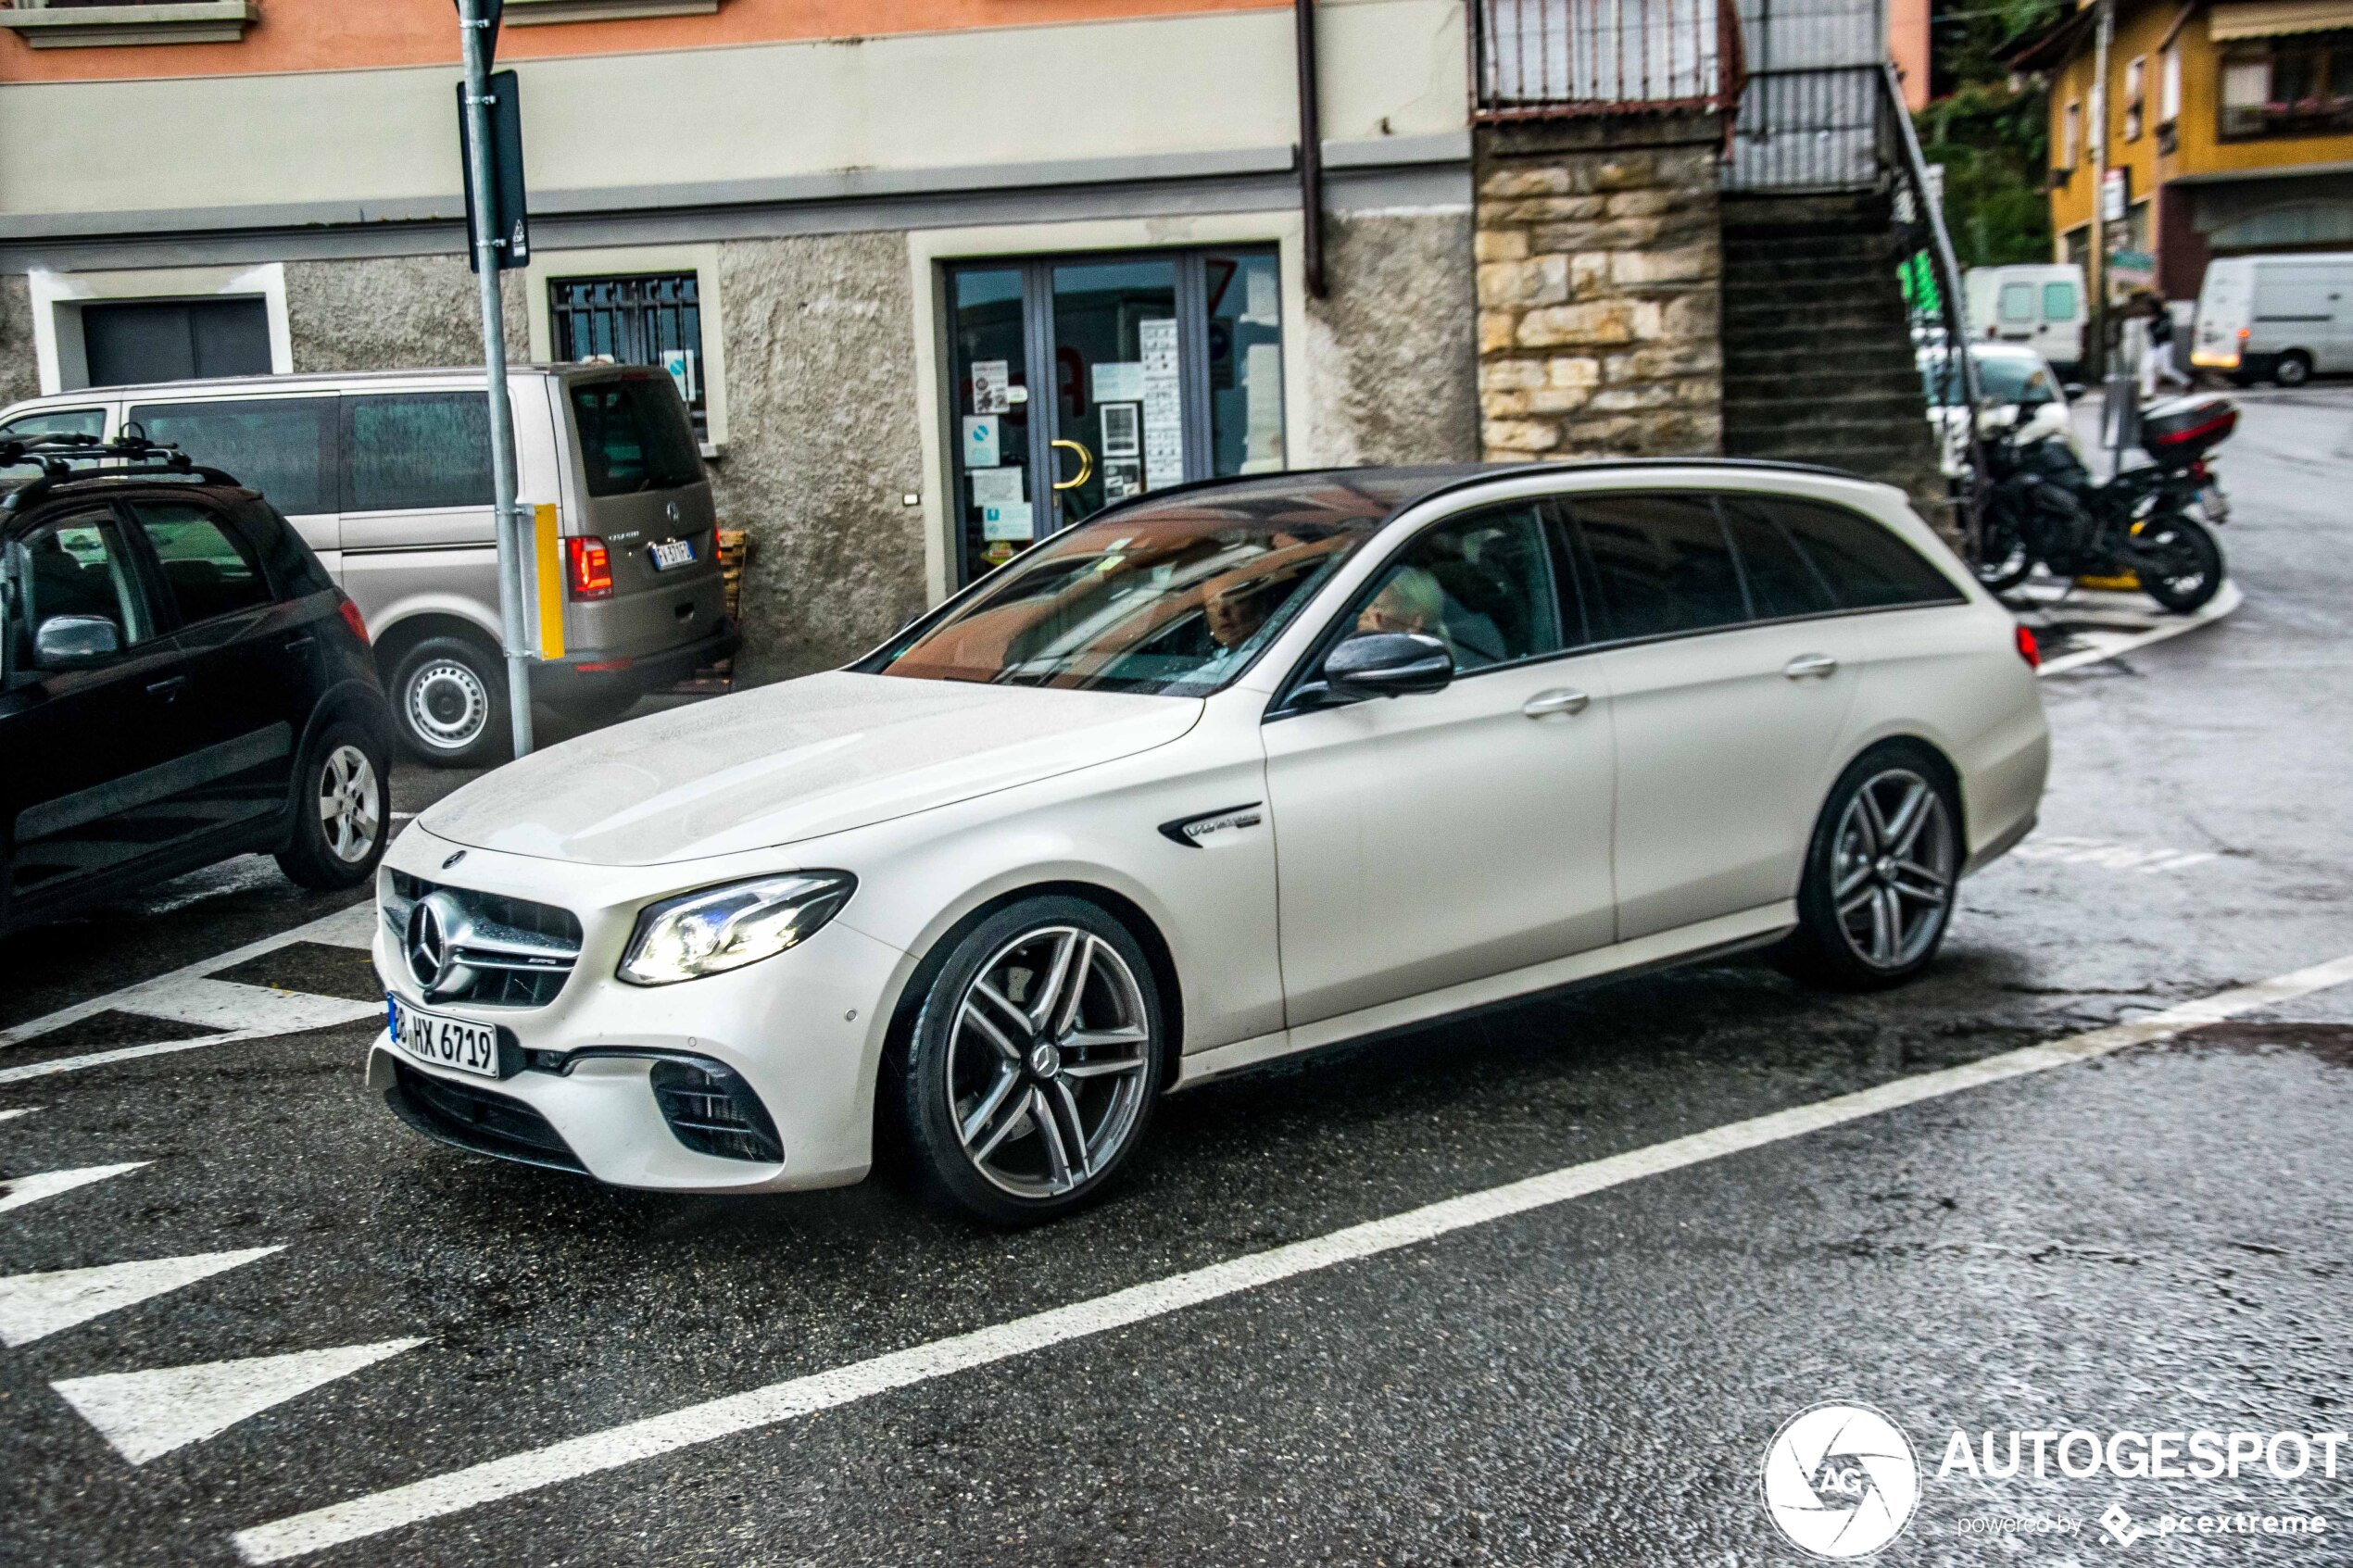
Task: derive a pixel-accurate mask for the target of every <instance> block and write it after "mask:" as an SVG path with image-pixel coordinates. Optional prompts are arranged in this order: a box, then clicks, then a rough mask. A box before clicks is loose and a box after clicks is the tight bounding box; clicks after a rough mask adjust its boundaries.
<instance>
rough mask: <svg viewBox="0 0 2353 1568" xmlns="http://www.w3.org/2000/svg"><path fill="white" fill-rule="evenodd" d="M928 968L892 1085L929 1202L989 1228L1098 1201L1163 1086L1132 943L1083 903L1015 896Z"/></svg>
mask: <svg viewBox="0 0 2353 1568" xmlns="http://www.w3.org/2000/svg"><path fill="white" fill-rule="evenodd" d="M925 972H926V973H927V974H928V976H929V978H928V980H927V981H926V982H925V990H924V993H923V997H922V1000H921V1003H920V1006H919V1009H918V1010H917V1012H916V1015H915V1019H914V1023H913V1026H912V1030H911V1031H910V1035H909V1038H908V1039H907V1041H906V1042H905V1047H904V1051H905V1054H904V1057H903V1059H902V1060H901V1061H900V1064H899V1065H900V1071H899V1073H898V1074H897V1084H896V1089H897V1096H898V1106H897V1110H898V1113H899V1116H900V1123H901V1125H902V1127H903V1128H904V1131H905V1134H906V1137H907V1142H908V1145H909V1148H910V1151H911V1152H912V1156H913V1161H914V1165H915V1168H916V1174H917V1176H918V1179H919V1180H920V1181H921V1182H922V1184H923V1185H924V1186H925V1188H926V1189H927V1190H928V1192H929V1194H930V1196H932V1197H933V1198H936V1199H938V1200H942V1201H944V1202H946V1203H947V1204H949V1205H950V1206H951V1207H954V1208H957V1209H961V1210H964V1211H965V1212H966V1213H969V1214H972V1215H974V1216H975V1217H977V1218H979V1219H982V1220H985V1221H988V1222H989V1223H992V1224H1000V1225H1026V1224H1034V1223H1038V1222H1039V1221H1043V1220H1050V1219H1053V1218H1056V1217H1058V1216H1060V1215H1062V1214H1065V1213H1067V1212H1069V1211H1070V1210H1074V1209H1076V1208H1078V1207H1080V1206H1082V1205H1084V1204H1086V1203H1088V1202H1090V1201H1092V1200H1093V1199H1094V1198H1098V1197H1100V1196H1101V1194H1102V1192H1103V1191H1104V1189H1105V1188H1106V1187H1108V1186H1109V1185H1111V1183H1112V1182H1113V1180H1114V1178H1115V1177H1116V1176H1117V1175H1118V1173H1119V1171H1120V1169H1121V1168H1122V1166H1124V1165H1125V1164H1126V1160H1127V1159H1128V1157H1129V1156H1130V1155H1131V1154H1132V1153H1133V1152H1134V1150H1135V1148H1136V1146H1137V1145H1138V1144H1139V1142H1141V1141H1142V1138H1143V1135H1144V1129H1145V1127H1146V1126H1147V1125H1148V1124H1149V1123H1151V1113H1152V1105H1153V1102H1154V1101H1155V1100H1156V1099H1157V1098H1159V1094H1160V1086H1161V1047H1162V1045H1163V1042H1164V1022H1163V1020H1164V1014H1163V1011H1162V1004H1161V999H1160V991H1159V987H1158V985H1156V983H1155V982H1154V979H1153V976H1152V970H1151V963H1150V962H1149V961H1148V960H1146V958H1145V956H1144V952H1143V949H1142V948H1141V947H1139V945H1138V943H1137V941H1136V938H1135V937H1134V936H1133V935H1130V934H1129V933H1128V931H1127V930H1126V927H1125V926H1123V925H1121V924H1120V922H1118V921H1116V920H1114V919H1113V918H1112V917H1111V916H1110V915H1109V914H1107V913H1106V912H1105V911H1104V910H1103V909H1101V908H1099V907H1098V906H1096V905H1094V904H1090V903H1088V902H1086V901H1084V900H1083V899H1078V898H1069V897H1038V898H1026V899H1024V900H1022V901H1021V902H1019V903H1017V904H1014V905H1012V906H1010V907H1008V908H1006V909H1000V910H998V911H997V912H996V913H995V914H993V915H991V916H989V917H988V919H987V920H984V921H982V922H980V923H979V924H977V925H975V926H974V927H973V928H972V929H970V930H969V931H966V932H964V933H963V935H960V936H957V937H954V938H951V939H950V946H949V947H948V949H947V951H946V952H945V953H944V954H942V955H939V958H938V961H936V962H934V963H931V964H928V965H926V966H925Z"/></svg>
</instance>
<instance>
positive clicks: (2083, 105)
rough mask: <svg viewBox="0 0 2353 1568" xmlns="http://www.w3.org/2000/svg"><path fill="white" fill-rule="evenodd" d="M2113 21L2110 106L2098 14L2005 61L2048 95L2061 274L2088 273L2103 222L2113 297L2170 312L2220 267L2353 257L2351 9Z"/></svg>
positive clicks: (2265, 8)
mask: <svg viewBox="0 0 2353 1568" xmlns="http://www.w3.org/2000/svg"><path fill="white" fill-rule="evenodd" d="M2115 7H2116V11H2115V14H2116V21H2115V33H2114V37H2113V40H2112V41H2111V43H2110V44H2109V48H2108V81H2107V83H2106V87H2107V91H2106V93H2105V94H2103V93H2102V92H2101V90H2100V84H2099V83H2098V82H2096V81H2095V74H2096V73H2095V69H2094V60H2095V53H2096V45H2097V42H2098V39H2097V16H2098V12H2097V8H2096V6H2095V5H2094V4H2092V3H2090V0H2082V3H2081V4H2079V6H2077V8H2076V9H2075V10H2073V11H2072V12H2070V14H2069V15H2068V16H2067V17H2066V18H2065V19H2062V20H2060V21H2059V22H2057V24H2055V25H2054V26H2052V27H2050V28H2047V29H2045V30H2044V31H2041V32H2039V33H2037V34H2034V35H2032V36H2030V37H2028V38H2025V39H2023V40H2020V43H2019V44H2016V45H2014V46H2013V48H2012V49H2011V51H2010V54H2009V63H2010V64H2011V66H2012V67H2013V69H2019V70H2032V71H2039V72H2045V73H2047V74H2048V76H2049V80H2050V84H2051V98H2050V114H2051V174H2050V201H2051V232H2052V235H2053V245H2054V249H2055V253H2056V254H2055V259H2057V260H2060V261H2074V262H2079V263H2080V262H2083V261H2084V260H2085V259H2086V257H2088V255H2089V253H2090V250H2091V244H2092V232H2093V219H2094V213H2095V207H2106V208H2107V216H2108V219H2109V220H2110V221H2109V222H2108V226H2107V235H2108V245H2107V249H2106V254H2108V256H2110V257H2114V258H2115V262H2114V264H2113V265H2112V266H2111V269H2110V283H2111V287H2112V288H2115V289H2130V288H2133V287H2136V286H2147V285H2153V286H2155V287H2156V288H2157V290H2158V292H2159V293H2160V294H2162V295H2164V296H2165V297H2166V298H2168V299H2176V300H2185V299H2194V298H2196V295H2197V290H2198V284H2199V282H2200V281H2201V280H2202V279H2203V278H2204V277H2205V274H2206V264H2207V262H2208V259H2209V258H2211V257H2217V256H2244V255H2249V254H2255V253H2264V254H2273V253H2278V252H2282V251H2295V250H2320V249H2343V248H2347V247H2353V0H2187V3H2186V4H2184V3H2183V0H2115ZM2102 119H2105V121H2106V125H2105V130H2106V135H2107V148H2106V152H2107V157H2106V163H2107V167H2108V169H2109V171H2110V172H2109V176H2108V179H2109V198H2108V201H2107V202H2106V203H2102V202H2100V200H2099V196H2100V193H2099V192H2098V191H2097V190H2095V188H2094V187H2095V185H2097V184H2098V183H2099V177H2098V174H2097V172H2096V169H2097V166H2098V164H2099V162H2100V149H2099V148H2098V147H2097V146H2096V145H2095V135H2096V134H2097V133H2098V132H2099V130H2100V129H2101V121H2102ZM2119 187H2120V188H2119ZM2119 212H2121V216H2120V217H2119V216H2118V213H2119Z"/></svg>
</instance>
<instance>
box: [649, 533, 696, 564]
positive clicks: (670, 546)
mask: <svg viewBox="0 0 2353 1568" xmlns="http://www.w3.org/2000/svg"><path fill="white" fill-rule="evenodd" d="M653 557H654V570H655V571H669V570H670V569H671V568H672V567H673V566H692V565H694V564H695V542H694V541H693V540H692V539H661V540H657V541H655V543H654V546H653Z"/></svg>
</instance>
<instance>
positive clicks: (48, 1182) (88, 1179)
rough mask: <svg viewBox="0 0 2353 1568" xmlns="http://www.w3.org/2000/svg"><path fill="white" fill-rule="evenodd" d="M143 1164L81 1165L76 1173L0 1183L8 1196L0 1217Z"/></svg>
mask: <svg viewBox="0 0 2353 1568" xmlns="http://www.w3.org/2000/svg"><path fill="white" fill-rule="evenodd" d="M147 1163H148V1161H146V1160H132V1162H131V1163H130V1164H128V1165H83V1166H81V1167H80V1168H78V1169H76V1170H71V1171H44V1172H42V1173H39V1174H38V1175H32V1176H19V1177H17V1178H16V1179H15V1180H14V1181H6V1182H0V1189H6V1192H7V1194H8V1196H7V1197H6V1198H0V1213H6V1212H7V1211H8V1210H11V1209H21V1208H23V1207H24V1206H25V1205H26V1204H28V1203H38V1202H40V1201H41V1200H42V1199H43V1198H55V1197H56V1196H57V1194H59V1193H61V1192H71V1191H72V1190H73V1189H74V1188H76V1187H86V1186H88V1185H90V1184H91V1183H92V1182H103V1181H105V1180H106V1179H107V1177H108V1176H120V1175H121V1174H122V1173H124V1172H125V1171H136V1170H137V1169H138V1168H139V1167H140V1166H142V1165H145V1164H147Z"/></svg>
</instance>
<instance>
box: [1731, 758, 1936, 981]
mask: <svg viewBox="0 0 2353 1568" xmlns="http://www.w3.org/2000/svg"><path fill="white" fill-rule="evenodd" d="M1915 785H1917V786H1919V788H1920V789H1922V790H1923V791H1924V792H1925V794H1924V795H1923V796H1922V797H1921V803H1920V805H1919V809H1920V810H1921V811H1922V812H1923V813H1924V816H1923V818H1922V820H1921V821H1920V822H1919V826H1918V827H1917V829H1909V828H1908V824H1909V819H1908V818H1907V817H1906V816H1905V815H1904V813H1905V812H1906V811H1907V810H1908V809H1911V805H1910V802H1911V798H1912V797H1911V793H1910V792H1911V789H1912V787H1913V786H1915ZM1866 788H1869V790H1870V792H1871V799H1870V803H1869V807H1858V801H1860V800H1861V799H1862V797H1863V794H1864V791H1865V790H1866ZM1931 803H1932V809H1931ZM1858 809H1859V810H1861V811H1863V813H1864V817H1865V823H1866V831H1869V830H1870V829H1871V828H1872V827H1874V826H1877V827H1880V828H1881V830H1882V831H1884V830H1886V829H1892V830H1893V831H1894V832H1895V833H1897V834H1902V833H1904V832H1906V831H1907V830H1908V831H1912V832H1914V833H1915V834H1917V836H1915V837H1913V838H1912V839H1910V841H1909V846H1908V849H1907V850H1906V852H1905V853H1902V854H1900V855H1899V854H1895V853H1893V852H1891V848H1892V847H1891V846H1889V845H1888V844H1886V843H1884V842H1881V844H1879V845H1878V846H1876V847H1877V848H1878V850H1879V851H1880V853H1877V854H1865V853H1859V852H1858V851H1859V850H1860V849H1862V848H1863V847H1862V846H1858V845H1857V844H1856V843H1855V842H1854V840H1853V834H1854V831H1855V823H1854V822H1853V820H1852V814H1853V813H1854V812H1856V811H1857V810H1858ZM1960 826H1961V812H1960V802H1959V800H1958V799H1957V797H1956V795H1955V792H1954V789H1953V785H1952V783H1951V780H1950V775H1949V774H1948V773H1947V772H1946V771H1945V769H1944V765H1943V763H1942V762H1941V761H1940V760H1939V759H1937V757H1936V756H1935V754H1934V753H1932V752H1931V751H1930V750H1928V748H1927V747H1925V746H1919V745H1915V744H1912V743H1908V742H1902V741H1895V742H1890V743H1887V744H1885V745H1882V746H1873V747H1872V748H1871V749H1870V750H1869V751H1867V752H1865V753H1864V754H1863V755H1862V756H1860V757H1858V758H1856V759H1855V760H1854V761H1853V762H1852V763H1850V764H1849V765H1848V766H1847V769H1846V771H1844V772H1843V773H1841V774H1840V775H1839V776H1838V782H1837V783H1836V784H1832V785H1831V793H1830V799H1829V800H1828V802H1826V803H1825V804H1824V805H1823V807H1822V814H1821V816H1820V817H1819V818H1818V820H1817V821H1816V822H1815V824H1814V837H1813V841H1812V842H1811V843H1810V844H1809V845H1808V846H1807V847H1806V869H1805V872H1804V875H1803V878H1802V880H1801V881H1800V882H1799V884H1798V890H1797V919H1798V925H1797V929H1796V930H1795V931H1794V932H1793V933H1791V934H1790V935H1789V936H1788V938H1787V939H1785V940H1784V941H1783V942H1782V944H1781V945H1780V947H1779V948H1777V949H1776V950H1775V953H1774V957H1775V959H1776V960H1777V961H1779V962H1780V964H1781V966H1782V967H1783V968H1785V969H1787V970H1788V971H1789V972H1791V973H1792V974H1794V975H1796V976H1797V977H1798V978H1800V979H1803V980H1808V981H1812V982H1814V983H1816V984H1818V985H1830V986H1834V987H1836V988H1838V989H1840V990H1845V991H1878V990H1884V989H1886V988H1887V987H1888V986H1891V985H1903V984H1904V983H1905V982H1906V981H1908V980H1910V979H1912V978H1913V977H1914V976H1916V975H1918V974H1919V972H1921V971H1922V970H1925V969H1926V968H1928V966H1929V965H1930V964H1931V963H1933V962H1934V961H1935V960H1936V952H1937V949H1938V948H1939V947H1942V946H1943V945H1944V932H1945V928H1946V927H1947V926H1948V925H1950V924H1951V922H1952V918H1953V900H1954V897H1955V894H1956V892H1957V889H1958V887H1959V884H1960V869H1961V862H1962V859H1964V856H1965V850H1964V848H1963V847H1962V844H1961V835H1960ZM1890 860H1893V861H1894V866H1893V868H1891V867H1890V866H1889V864H1888V862H1889V861H1890ZM1940 880H1941V884H1942V886H1941V894H1940V896H1939V897H1936V898H1935V899H1933V900H1931V899H1929V898H1927V897H1922V896H1921V895H1922V894H1924V893H1926V892H1928V891H1930V890H1931V889H1932V888H1933V887H1934V886H1935V884H1937V883H1938V882H1939V881H1940ZM1865 899H1868V900H1869V904H1868V905H1866V904H1864V903H1863V902H1862V901H1861V900H1865ZM1890 899H1892V900H1893V907H1894V916H1893V922H1892V926H1891V927H1890V929H1891V930H1892V935H1893V939H1892V940H1891V941H1889V942H1888V943H1887V944H1886V945H1885V946H1884V947H1881V944H1880V943H1879V941H1878V935H1879V933H1880V931H1881V928H1882V927H1881V914H1880V911H1881V909H1886V908H1888V901H1889V900H1890ZM1842 902H1843V903H1845V905H1846V906H1847V908H1846V909H1845V910H1844V911H1843V912H1842V910H1841V908H1840V906H1841V904H1842ZM1858 917H1859V918H1858ZM1915 922H1919V923H1917V924H1916V923H1915Z"/></svg>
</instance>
